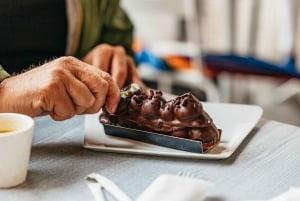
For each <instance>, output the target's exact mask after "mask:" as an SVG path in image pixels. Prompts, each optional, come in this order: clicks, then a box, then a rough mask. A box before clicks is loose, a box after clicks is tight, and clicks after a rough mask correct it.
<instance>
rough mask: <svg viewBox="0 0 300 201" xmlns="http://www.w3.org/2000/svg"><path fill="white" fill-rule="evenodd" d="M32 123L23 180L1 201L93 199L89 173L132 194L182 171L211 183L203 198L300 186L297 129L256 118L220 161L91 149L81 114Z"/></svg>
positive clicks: (250, 195) (236, 198) (264, 194)
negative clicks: (232, 150) (87, 178)
mask: <svg viewBox="0 0 300 201" xmlns="http://www.w3.org/2000/svg"><path fill="white" fill-rule="evenodd" d="M35 122H36V125H35V133H34V139H33V146H32V152H31V158H30V165H29V172H28V177H27V180H26V182H25V183H24V184H22V185H20V186H18V187H15V188H12V189H0V200H1V201H10V200H13V201H18V200H22V201H26V200H28V201H29V200H30V201H35V200H47V201H48V200H49V201H50V200H66V201H67V200H70V201H71V200H72V201H75V200H89V201H93V200H94V198H93V196H92V194H91V192H90V190H89V189H88V186H87V184H86V182H85V179H84V178H85V176H87V175H88V174H89V173H91V172H97V173H100V174H102V175H104V176H106V177H108V178H110V179H111V180H113V181H114V182H115V183H116V184H117V185H119V187H120V188H122V189H123V190H124V191H125V192H126V193H127V194H128V195H129V196H130V197H131V198H133V199H135V198H137V196H138V195H139V194H140V193H141V192H142V191H143V190H144V189H145V188H146V187H147V186H148V185H149V184H150V182H152V181H153V180H154V179H155V178H157V177H158V176H159V175H161V174H164V173H169V174H177V173H178V172H179V171H182V170H186V171H189V172H191V173H192V174H193V175H195V177H198V178H202V179H206V180H209V181H211V182H213V183H214V184H215V188H214V189H213V191H212V192H211V194H210V195H209V197H208V199H207V200H206V201H225V200H226V201H241V200H253V199H257V200H258V199H269V198H271V197H272V196H274V195H278V194H280V193H282V192H285V191H287V190H288V188H289V187H290V186H300V168H299V167H300V128H299V127H296V126H292V125H288V124H284V123H280V122H276V121H270V120H262V121H260V123H259V124H258V125H257V126H256V127H255V128H254V130H253V131H252V132H251V134H250V135H249V136H248V137H247V138H246V140H245V141H244V142H243V143H242V144H241V146H240V147H239V148H238V150H237V151H236V152H235V153H234V155H233V156H232V157H230V158H229V159H225V160H195V159H182V158H168V157H159V156H143V155H130V154H119V153H105V152H97V151H91V150H87V149H84V148H83V147H82V145H83V139H84V117H83V116H77V117H74V118H72V119H70V120H66V121H62V122H55V121H53V120H51V119H50V118H49V117H48V116H44V117H38V118H36V119H35ZM0 179H1V178H0Z"/></svg>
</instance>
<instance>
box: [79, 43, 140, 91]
mask: <svg viewBox="0 0 300 201" xmlns="http://www.w3.org/2000/svg"><path fill="white" fill-rule="evenodd" d="M82 60H83V61H84V62H86V63H88V64H90V65H93V66H96V67H97V68H99V69H101V70H103V71H105V72H108V73H109V74H111V76H112V78H113V80H114V81H115V82H116V83H117V84H118V86H119V87H120V88H122V87H123V86H125V85H127V84H130V83H137V84H139V85H140V86H141V87H143V88H146V87H145V84H144V83H143V82H142V80H141V79H140V77H139V75H138V73H137V71H136V67H135V64H134V61H133V59H132V58H131V57H130V56H128V55H126V52H125V49H124V48H123V47H122V46H110V45H107V44H102V45H98V46H96V47H95V48H94V49H92V50H91V51H90V52H89V53H88V54H87V55H86V56H85V57H84V58H83V59H82Z"/></svg>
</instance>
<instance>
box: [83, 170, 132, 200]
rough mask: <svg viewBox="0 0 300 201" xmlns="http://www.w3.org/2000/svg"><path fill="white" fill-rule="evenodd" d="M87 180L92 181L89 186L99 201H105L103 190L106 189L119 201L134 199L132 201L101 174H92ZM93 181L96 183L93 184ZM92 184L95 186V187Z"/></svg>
mask: <svg viewBox="0 0 300 201" xmlns="http://www.w3.org/2000/svg"><path fill="white" fill-rule="evenodd" d="M86 179H87V180H88V181H90V183H89V184H88V185H89V187H90V189H91V190H92V192H93V194H94V196H95V198H96V199H97V201H105V196H104V192H103V191H102V189H105V190H106V191H107V192H108V193H109V194H111V195H112V196H113V197H114V198H115V199H116V200H118V201H132V199H130V198H129V197H128V196H127V195H126V194H125V193H124V192H123V191H122V190H121V189H120V188H119V187H118V186H117V185H116V184H115V183H114V182H112V181H111V180H109V179H108V178H106V177H104V176H102V175H100V174H97V173H91V174H89V175H88V176H87V177H86ZM91 181H93V182H94V183H91ZM92 184H94V187H93V185H92ZM95 184H96V185H95Z"/></svg>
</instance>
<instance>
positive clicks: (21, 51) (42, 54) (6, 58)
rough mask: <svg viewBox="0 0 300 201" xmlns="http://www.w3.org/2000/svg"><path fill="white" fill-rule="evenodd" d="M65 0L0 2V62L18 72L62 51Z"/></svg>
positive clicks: (8, 0) (10, 0)
mask: <svg viewBox="0 0 300 201" xmlns="http://www.w3.org/2000/svg"><path fill="white" fill-rule="evenodd" d="M66 39H67V17H66V6H65V0H26V1H20V0H19V1H18V0H1V1H0V65H2V66H3V67H4V68H5V70H6V71H8V72H9V73H14V72H15V73H19V72H21V71H22V70H23V69H26V68H28V67H29V66H31V65H39V64H42V63H44V62H45V61H47V60H50V59H53V58H55V57H59V56H62V55H64V54H65V48H66Z"/></svg>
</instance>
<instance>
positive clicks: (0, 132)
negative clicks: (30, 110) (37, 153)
mask: <svg viewBox="0 0 300 201" xmlns="http://www.w3.org/2000/svg"><path fill="white" fill-rule="evenodd" d="M33 129H34V120H33V119H32V118H31V117H29V116H26V115H23V114H17V113H0V188H10V187H14V186H17V185H19V184H21V183H23V182H24V181H25V180H26V176H27V171H28V164H29V158H30V152H31V144H32V135H33Z"/></svg>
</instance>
